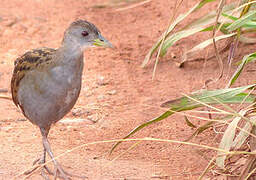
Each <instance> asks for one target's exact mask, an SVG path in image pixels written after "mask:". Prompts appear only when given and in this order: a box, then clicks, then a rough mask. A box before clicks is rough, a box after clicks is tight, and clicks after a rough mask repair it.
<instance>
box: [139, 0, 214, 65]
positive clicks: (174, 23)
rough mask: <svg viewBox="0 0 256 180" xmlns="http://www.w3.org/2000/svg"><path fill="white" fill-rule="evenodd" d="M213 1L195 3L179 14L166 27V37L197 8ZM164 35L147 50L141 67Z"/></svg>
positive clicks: (204, 0) (203, 0)
mask: <svg viewBox="0 0 256 180" xmlns="http://www.w3.org/2000/svg"><path fill="white" fill-rule="evenodd" d="M212 1H213V0H202V1H201V2H199V3H197V4H196V5H195V6H194V7H192V8H191V9H190V10H189V11H188V12H187V13H185V14H180V15H179V16H178V18H177V19H176V20H175V21H174V22H173V23H172V24H171V25H170V26H169V27H168V29H167V36H168V35H169V34H170V32H171V31H172V30H173V29H174V28H175V27H176V26H177V25H178V24H179V23H180V22H181V21H183V20H184V19H185V18H186V17H187V16H189V15H190V14H191V13H192V12H195V11H196V10H198V9H199V8H202V7H203V6H204V5H205V4H207V3H209V2H212ZM214 1H215V0H214ZM164 34H165V33H163V34H162V35H161V37H160V38H159V39H158V41H157V42H156V43H155V44H154V46H153V47H152V48H151V49H150V50H149V52H148V54H147V55H146V57H145V59H144V61H143V63H142V65H141V66H142V67H145V66H146V65H147V64H148V62H149V60H150V58H151V57H152V55H153V53H154V52H155V51H156V49H157V48H158V47H159V45H160V44H161V42H162V39H163V36H164Z"/></svg>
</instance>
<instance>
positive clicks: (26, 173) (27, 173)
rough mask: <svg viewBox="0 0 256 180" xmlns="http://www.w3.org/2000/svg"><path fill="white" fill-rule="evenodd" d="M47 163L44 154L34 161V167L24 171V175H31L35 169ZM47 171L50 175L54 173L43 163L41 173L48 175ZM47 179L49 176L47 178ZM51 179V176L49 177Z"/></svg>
mask: <svg viewBox="0 0 256 180" xmlns="http://www.w3.org/2000/svg"><path fill="white" fill-rule="evenodd" d="M44 163H45V158H44V156H42V157H41V158H38V159H36V160H35V161H34V162H33V167H32V169H30V170H28V171H26V172H24V175H31V174H32V173H33V172H34V171H35V170H37V169H38V168H40V167H41V166H42V164H44ZM44 171H46V172H47V173H48V174H50V175H53V174H54V173H53V172H52V171H51V170H50V169H49V168H48V167H47V166H46V165H43V167H42V170H41V174H42V176H44V177H46V176H47V175H46V174H45V172H44ZM45 179H47V178H45ZM48 179H49V178H48Z"/></svg>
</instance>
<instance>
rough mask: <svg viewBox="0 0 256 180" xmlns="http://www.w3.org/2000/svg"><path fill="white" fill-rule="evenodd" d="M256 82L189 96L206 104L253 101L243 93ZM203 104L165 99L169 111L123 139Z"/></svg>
mask: <svg viewBox="0 0 256 180" xmlns="http://www.w3.org/2000/svg"><path fill="white" fill-rule="evenodd" d="M255 85H256V84H253V85H248V86H243V87H238V88H229V89H221V90H215V91H206V90H204V91H202V92H200V93H194V94H191V95H190V97H192V98H193V99H197V100H198V101H200V102H203V103H207V104H218V102H221V103H223V104H237V103H241V102H244V103H253V102H254V101H255V99H256V96H255V95H253V94H247V93H244V91H245V90H247V89H249V88H252V87H254V86H255ZM216 99H217V100H218V101H216ZM202 106H203V105H202V104H201V103H199V102H195V101H192V100H191V98H188V97H185V96H184V97H182V98H179V99H175V100H171V101H167V102H166V103H164V104H162V107H168V108H170V110H169V111H166V112H164V113H163V114H161V115H160V116H159V117H156V118H154V119H152V120H150V121H147V122H146V123H143V124H141V125H139V126H137V127H136V128H134V129H133V130H132V131H131V132H130V133H129V134H128V135H127V136H125V137H124V139H126V138H128V137H130V136H131V135H133V134H134V133H136V132H138V131H139V130H141V129H143V128H145V127H147V126H149V125H151V124H153V123H156V122H159V121H161V120H163V119H166V118H167V117H169V116H170V115H172V114H174V113H175V112H181V111H186V110H191V109H195V108H198V107H202ZM120 143H121V142H117V143H116V144H115V145H114V146H113V147H112V149H111V150H110V154H111V153H112V152H113V151H114V149H115V148H116V147H117V146H118V145H119V144H120Z"/></svg>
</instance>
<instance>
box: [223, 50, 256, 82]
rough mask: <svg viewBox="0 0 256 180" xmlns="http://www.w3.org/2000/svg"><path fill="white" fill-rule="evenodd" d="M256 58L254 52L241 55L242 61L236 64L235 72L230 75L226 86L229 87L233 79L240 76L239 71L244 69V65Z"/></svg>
mask: <svg viewBox="0 0 256 180" xmlns="http://www.w3.org/2000/svg"><path fill="white" fill-rule="evenodd" d="M254 60H256V52H255V53H252V54H248V55H246V56H244V57H243V60H242V63H241V64H240V65H239V66H238V68H237V70H236V72H235V73H234V74H233V76H232V77H231V79H230V81H229V83H228V86H227V87H230V86H231V85H232V84H234V83H235V81H236V80H237V78H238V77H239V76H240V74H241V72H242V71H243V69H244V66H245V65H246V64H247V63H249V62H251V61H254Z"/></svg>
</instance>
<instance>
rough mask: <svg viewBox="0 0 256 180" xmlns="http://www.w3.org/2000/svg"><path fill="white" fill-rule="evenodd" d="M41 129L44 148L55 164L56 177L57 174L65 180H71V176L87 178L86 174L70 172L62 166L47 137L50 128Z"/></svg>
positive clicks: (55, 176)
mask: <svg viewBox="0 0 256 180" xmlns="http://www.w3.org/2000/svg"><path fill="white" fill-rule="evenodd" d="M40 131H41V134H42V138H43V146H44V149H45V150H46V152H47V153H48V155H49V156H50V157H51V159H52V161H53V164H54V178H55V179H56V178H57V176H60V177H61V178H63V179H64V180H69V179H70V177H78V178H82V179H85V178H86V177H85V176H77V175H73V174H70V173H68V172H66V171H64V169H63V168H62V167H61V165H60V164H59V163H58V161H57V160H56V159H55V158H54V155H53V153H52V150H51V146H50V143H49V141H48V139H47V135H48V132H49V130H48V131H46V130H45V129H44V128H40ZM58 174H59V175H58ZM68 176H70V177H68Z"/></svg>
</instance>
